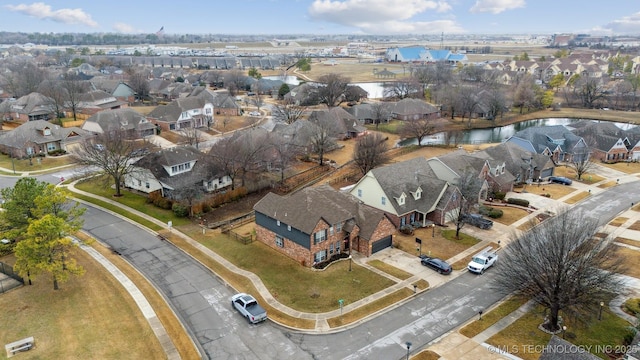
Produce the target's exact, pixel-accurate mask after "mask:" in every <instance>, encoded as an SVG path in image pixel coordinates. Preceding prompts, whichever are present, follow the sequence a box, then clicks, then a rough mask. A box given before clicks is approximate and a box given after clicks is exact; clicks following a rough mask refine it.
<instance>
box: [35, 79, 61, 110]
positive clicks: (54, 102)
mask: <svg viewBox="0 0 640 360" xmlns="http://www.w3.org/2000/svg"><path fill="white" fill-rule="evenodd" d="M38 92H39V93H40V94H42V95H44V96H46V97H47V99H48V101H49V107H50V108H51V112H52V113H54V117H55V118H56V119H58V118H62V117H64V105H65V101H66V99H67V95H66V91H65V90H64V89H63V88H61V87H60V81H59V80H45V81H43V82H42V83H41V84H40V87H38Z"/></svg>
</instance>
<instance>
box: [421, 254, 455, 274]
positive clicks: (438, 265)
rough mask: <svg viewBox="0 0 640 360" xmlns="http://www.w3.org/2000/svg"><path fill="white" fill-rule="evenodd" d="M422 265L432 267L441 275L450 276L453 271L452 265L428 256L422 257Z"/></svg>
mask: <svg viewBox="0 0 640 360" xmlns="http://www.w3.org/2000/svg"><path fill="white" fill-rule="evenodd" d="M420 263H421V264H422V265H424V266H426V267H430V268H432V269H433V270H435V271H437V272H438V273H439V274H444V275H449V274H451V272H452V271H453V269H452V268H451V265H449V264H448V263H447V262H446V261H444V260H442V259H438V258H436V257H431V256H427V255H420Z"/></svg>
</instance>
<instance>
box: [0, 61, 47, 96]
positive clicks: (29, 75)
mask: <svg viewBox="0 0 640 360" xmlns="http://www.w3.org/2000/svg"><path fill="white" fill-rule="evenodd" d="M7 69H8V70H9V71H7V72H6V73H4V74H3V78H4V81H3V82H2V84H1V85H2V86H3V87H4V88H5V89H6V90H7V91H8V92H9V93H11V95H12V96H14V97H16V98H18V97H22V96H24V95H28V94H30V93H32V92H35V91H37V90H38V87H39V86H40V83H42V82H43V81H44V80H46V79H47V78H48V76H49V73H48V71H47V70H46V69H44V68H40V67H38V66H37V65H36V64H35V63H34V62H33V61H26V62H25V61H14V62H11V63H9V64H8V65H7Z"/></svg>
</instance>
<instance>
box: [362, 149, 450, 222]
mask: <svg viewBox="0 0 640 360" xmlns="http://www.w3.org/2000/svg"><path fill="white" fill-rule="evenodd" d="M370 172H371V174H372V175H373V176H374V177H375V178H376V180H377V181H378V184H379V185H380V187H381V188H382V191H383V192H384V193H385V195H387V198H388V199H389V201H390V203H391V204H392V205H393V207H394V208H395V210H396V213H397V214H406V213H407V212H409V211H413V210H417V211H419V212H422V213H428V212H430V211H433V209H434V208H435V206H436V205H437V203H438V202H439V200H440V197H441V196H442V194H443V193H444V191H445V190H446V188H447V186H448V183H447V182H446V181H444V180H440V179H438V177H437V176H436V174H435V173H434V172H433V170H432V169H431V167H430V166H429V163H428V161H427V160H426V159H425V158H422V157H418V158H414V159H411V160H407V161H402V162H398V163H395V164H391V165H387V166H382V167H379V168H375V169H373V170H371V171H370ZM418 188H420V189H422V195H421V197H420V199H417V200H416V199H414V197H413V196H411V193H412V192H415V191H416V190H417V189H418ZM403 193H404V194H405V195H406V198H405V203H404V205H399V204H398V202H397V201H396V199H397V198H399V197H400V196H401V195H402V194H403Z"/></svg>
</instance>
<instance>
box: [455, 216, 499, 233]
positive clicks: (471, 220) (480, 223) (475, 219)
mask: <svg viewBox="0 0 640 360" xmlns="http://www.w3.org/2000/svg"><path fill="white" fill-rule="evenodd" d="M462 221H463V222H465V223H467V224H471V225H473V226H475V227H478V228H480V229H484V230H489V229H491V227H492V226H493V221H491V220H489V219H485V218H483V217H482V215H480V214H464V215H462Z"/></svg>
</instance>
